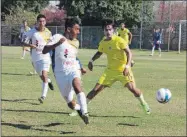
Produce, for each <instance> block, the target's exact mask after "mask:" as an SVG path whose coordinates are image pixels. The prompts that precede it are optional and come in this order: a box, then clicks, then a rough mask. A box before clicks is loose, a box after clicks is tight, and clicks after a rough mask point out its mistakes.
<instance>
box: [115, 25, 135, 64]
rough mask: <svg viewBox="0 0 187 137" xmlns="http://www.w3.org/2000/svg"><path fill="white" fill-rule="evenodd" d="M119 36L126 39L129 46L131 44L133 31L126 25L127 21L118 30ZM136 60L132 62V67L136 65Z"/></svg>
mask: <svg viewBox="0 0 187 137" xmlns="http://www.w3.org/2000/svg"><path fill="white" fill-rule="evenodd" d="M117 34H118V36H120V37H121V38H123V39H124V40H125V41H127V42H128V46H129V45H130V44H131V41H132V33H131V32H130V31H129V29H127V28H126V27H125V23H121V27H120V28H119V29H118V30H117ZM134 64H135V63H134V61H133V60H132V62H131V67H132V66H133V65H134Z"/></svg>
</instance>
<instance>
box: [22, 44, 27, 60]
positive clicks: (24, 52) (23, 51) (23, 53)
mask: <svg viewBox="0 0 187 137" xmlns="http://www.w3.org/2000/svg"><path fill="white" fill-rule="evenodd" d="M25 54H26V51H25V47H24V46H23V48H22V56H21V59H24V58H25Z"/></svg>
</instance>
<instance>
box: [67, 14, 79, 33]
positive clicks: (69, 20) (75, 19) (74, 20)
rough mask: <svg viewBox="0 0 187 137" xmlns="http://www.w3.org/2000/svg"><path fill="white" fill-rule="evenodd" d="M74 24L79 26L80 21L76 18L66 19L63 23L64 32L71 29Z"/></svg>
mask: <svg viewBox="0 0 187 137" xmlns="http://www.w3.org/2000/svg"><path fill="white" fill-rule="evenodd" d="M75 24H78V25H80V24H81V23H80V21H79V20H78V18H75V17H73V18H66V21H65V30H66V29H67V28H68V27H70V28H72V27H73V26H74V25H75Z"/></svg>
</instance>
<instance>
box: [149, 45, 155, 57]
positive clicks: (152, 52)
mask: <svg viewBox="0 0 187 137" xmlns="http://www.w3.org/2000/svg"><path fill="white" fill-rule="evenodd" d="M154 50H155V42H153V47H152V50H151V54H150V56H153V55H154Z"/></svg>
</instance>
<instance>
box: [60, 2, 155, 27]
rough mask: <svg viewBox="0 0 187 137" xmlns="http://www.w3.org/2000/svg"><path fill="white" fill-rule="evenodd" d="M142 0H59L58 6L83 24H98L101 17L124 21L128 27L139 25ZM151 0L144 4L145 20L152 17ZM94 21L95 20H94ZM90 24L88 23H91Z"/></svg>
mask: <svg viewBox="0 0 187 137" xmlns="http://www.w3.org/2000/svg"><path fill="white" fill-rule="evenodd" d="M141 4H142V0H126V1H122V0H105V1H104V0H101V1H99V0H89V1H88V0H60V3H59V5H58V6H59V8H60V9H61V8H63V9H64V10H66V11H67V15H68V16H77V15H78V16H79V17H80V18H81V19H82V22H83V25H85V24H89V23H87V22H88V21H90V23H92V24H94V25H95V24H97V23H98V24H97V25H99V22H100V21H101V20H102V19H107V18H110V19H113V20H114V21H120V20H121V21H125V22H126V23H127V25H128V26H129V27H131V26H132V25H139V22H140V19H141ZM152 10H153V2H149V1H148V2H146V4H145V14H144V16H145V20H149V21H150V20H152V18H153V12H152ZM94 21H95V22H94ZM92 24H90V25H92Z"/></svg>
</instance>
